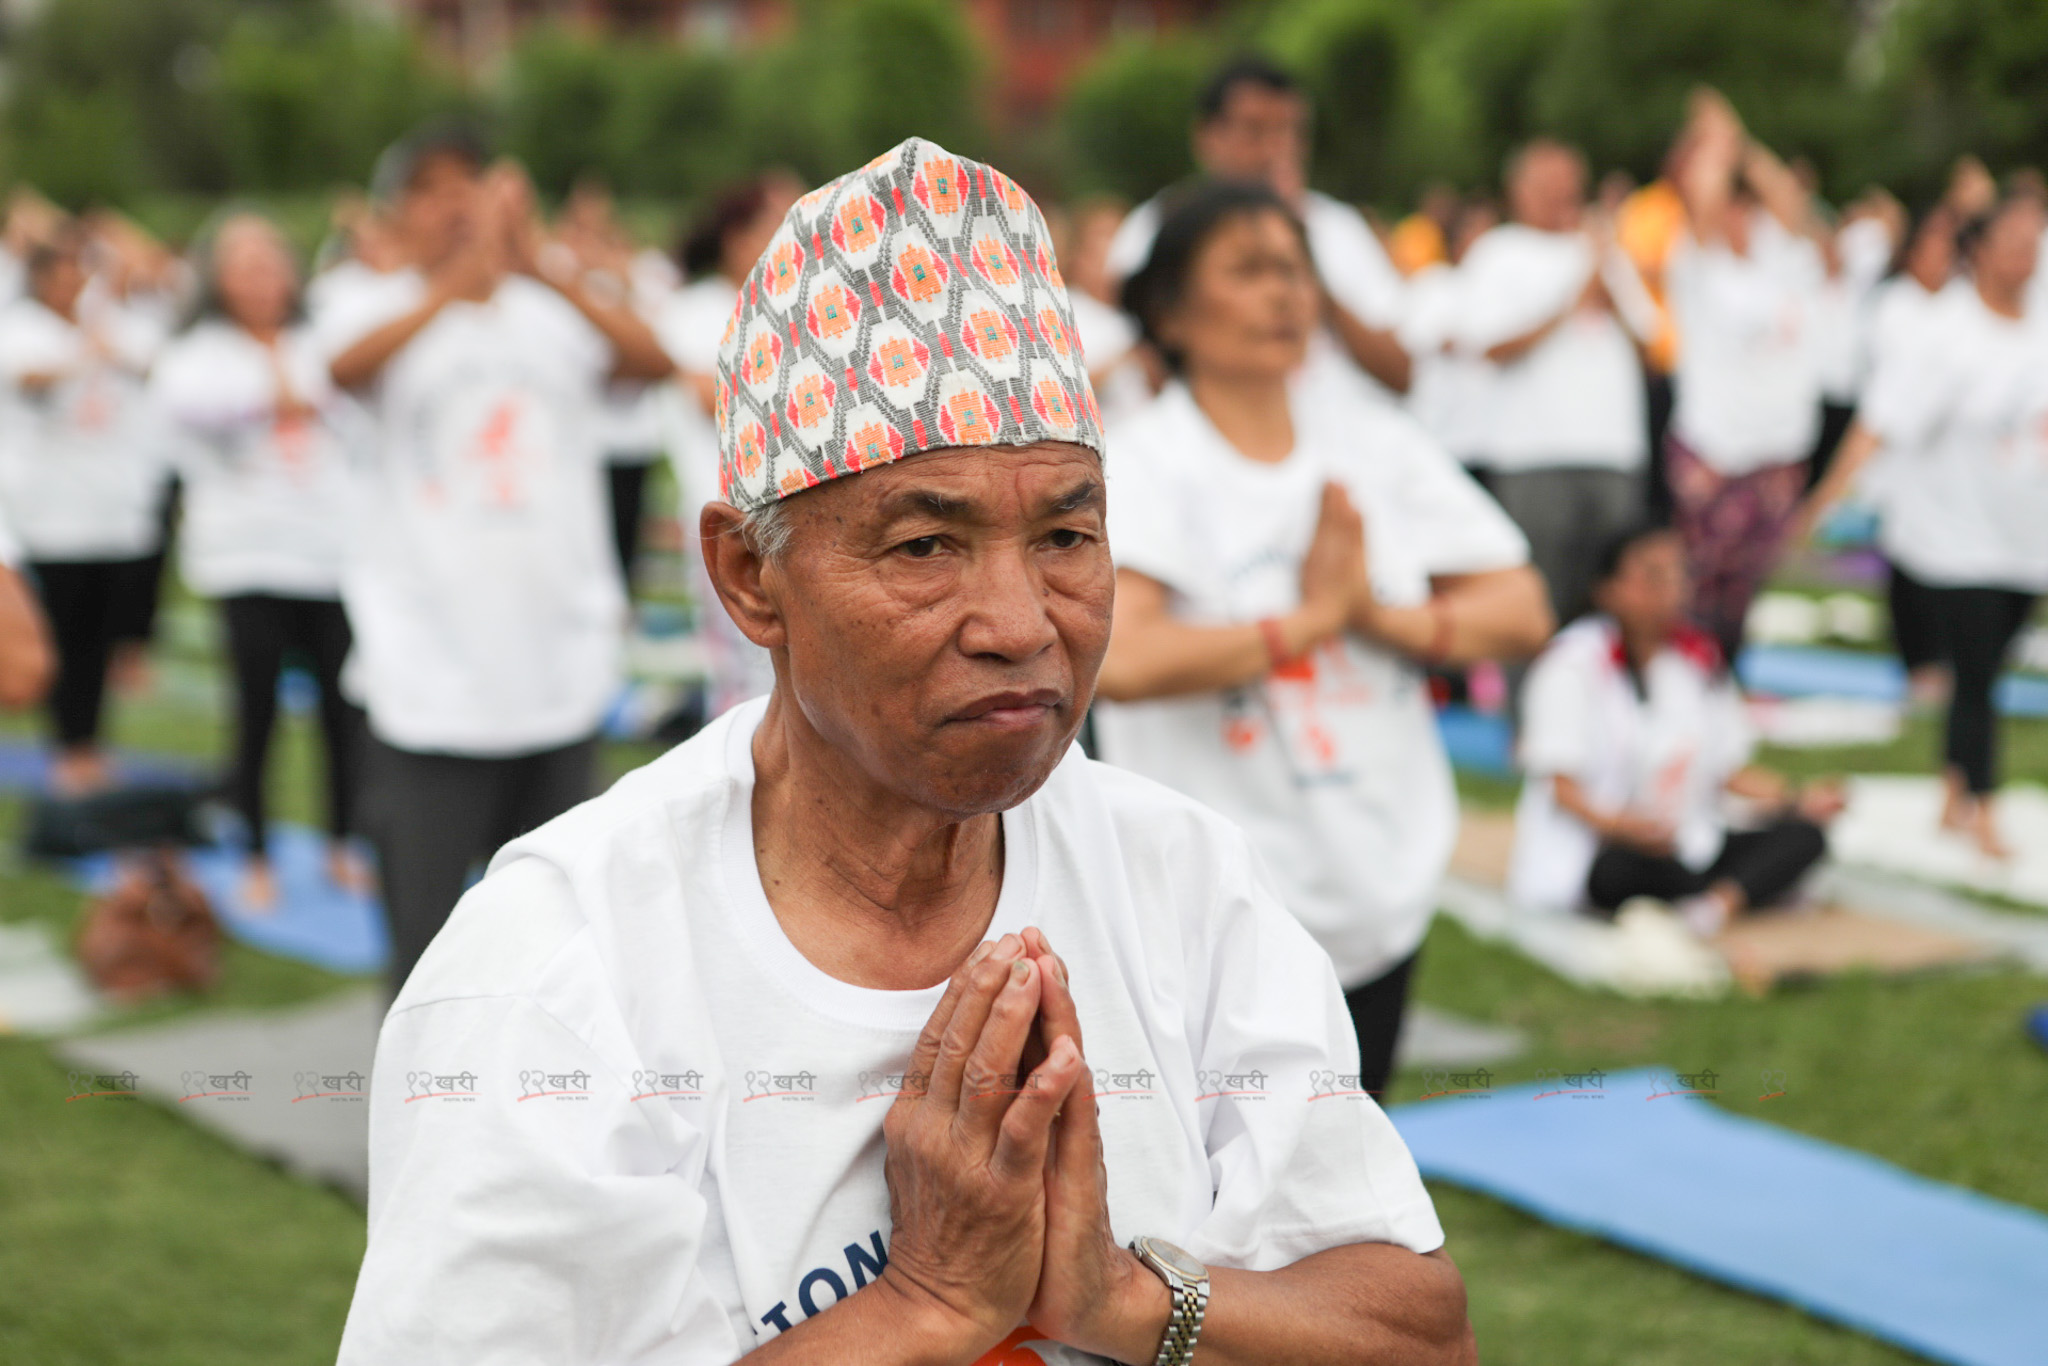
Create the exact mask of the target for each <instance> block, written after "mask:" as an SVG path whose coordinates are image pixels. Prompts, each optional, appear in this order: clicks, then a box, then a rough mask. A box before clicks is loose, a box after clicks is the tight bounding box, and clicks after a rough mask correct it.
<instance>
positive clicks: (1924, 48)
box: [1848, 0, 2048, 200]
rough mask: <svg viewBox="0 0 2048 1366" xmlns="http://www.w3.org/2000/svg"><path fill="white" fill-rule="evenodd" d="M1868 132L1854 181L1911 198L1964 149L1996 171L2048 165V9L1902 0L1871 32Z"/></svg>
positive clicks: (1983, 0) (1968, 0)
mask: <svg viewBox="0 0 2048 1366" xmlns="http://www.w3.org/2000/svg"><path fill="white" fill-rule="evenodd" d="M1872 51H1873V52H1874V54H1875V56H1876V59H1877V60H1876V62H1875V63H1874V64H1873V65H1874V68H1875V70H1874V72H1873V74H1874V76H1875V80H1874V82H1873V87H1874V88H1873V89H1872V91H1871V103H1872V106H1873V108H1874V110H1875V111H1877V112H1876V118H1875V123H1874V126H1873V127H1872V128H1871V130H1870V135H1869V136H1867V137H1865V138H1862V139H1860V140H1858V141H1857V142H1856V144H1855V145H1854V146H1853V147H1852V148H1850V149H1849V152H1850V157H1849V162H1850V164H1849V167H1848V174H1849V175H1851V176H1853V177H1854V178H1855V179H1856V180H1857V181H1859V182H1861V181H1879V182H1882V183H1886V184H1891V185H1894V186H1896V187H1897V189H1898V190H1899V192H1900V193H1902V194H1906V195H1907V196H1908V197H1909V198H1911V199H1915V200H1924V199H1931V198H1933V197H1934V196H1935V195H1937V194H1939V193H1940V190H1941V186H1942V184H1943V182H1944V180H1945V178H1946V176H1947V173H1948V168H1949V165H1950V164H1951V163H1952V162H1953V161H1954V160H1955V159H1956V158H1957V157H1958V156H1961V155H1963V154H1964V153H1966V152H1969V153H1975V154H1976V155H1978V156H1980V157H1982V158H1983V159H1984V160H1985V162H1986V163H1987V164H1989V165H1990V166H1991V167H1992V168H1993V169H1994V170H2000V171H2003V170H2008V169H2011V168H2013V167H2017V166H2023V165H2025V166H2036V167H2039V166H2044V165H2048V99H2044V92H2048V5H2044V4H2042V3H2041V2H2040V0H1903V3H1901V4H1899V5H1898V6H1897V7H1896V8H1895V9H1894V10H1892V11H1891V15H1890V23H1889V24H1888V26H1887V28H1886V29H1885V31H1883V32H1882V33H1880V34H1877V35H1875V37H1874V41H1873V43H1872Z"/></svg>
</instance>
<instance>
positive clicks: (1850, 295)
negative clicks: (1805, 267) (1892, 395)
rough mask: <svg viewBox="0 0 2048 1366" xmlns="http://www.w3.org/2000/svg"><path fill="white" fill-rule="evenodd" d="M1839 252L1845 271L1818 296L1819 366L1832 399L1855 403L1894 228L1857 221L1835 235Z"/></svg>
mask: <svg viewBox="0 0 2048 1366" xmlns="http://www.w3.org/2000/svg"><path fill="white" fill-rule="evenodd" d="M1835 252H1836V254H1837V256H1839V258H1840V260H1841V269H1840V270H1838V271H1836V272H1835V273H1834V274H1833V275H1831V276H1829V277H1828V278H1827V279H1826V280H1824V281H1823V282H1822V284H1821V288H1820V293H1819V307H1818V310H1817V313H1816V319H1815V322H1816V329H1817V338H1816V346H1817V362H1816V363H1817V364H1818V366H1819V371H1820V386H1821V392H1822V393H1823V394H1825V395H1826V397H1827V399H1828V401H1829V402H1831V403H1842V404H1851V403H1854V402H1855V400H1856V394H1857V391H1858V389H1859V388H1861V386H1862V381H1863V377H1864V374H1865V372H1866V369H1867V366H1868V346H1869V337H1870V310H1871V306H1872V302H1873V301H1872V298H1871V295H1872V292H1873V291H1874V290H1876V288H1877V287H1878V284H1879V282H1880V281H1882V280H1883V279H1884V273H1885V268H1886V267H1888V266H1889V265H1890V264H1891V260H1892V254H1893V243H1892V235H1891V229H1890V228H1888V227H1887V226H1885V224H1884V222H1883V221H1882V220H1881V219H1877V218H1859V219H1857V220H1856V221H1855V222H1854V223H1851V224H1849V226H1847V227H1845V228H1843V229H1842V230H1841V231H1840V232H1838V233H1836V234H1835Z"/></svg>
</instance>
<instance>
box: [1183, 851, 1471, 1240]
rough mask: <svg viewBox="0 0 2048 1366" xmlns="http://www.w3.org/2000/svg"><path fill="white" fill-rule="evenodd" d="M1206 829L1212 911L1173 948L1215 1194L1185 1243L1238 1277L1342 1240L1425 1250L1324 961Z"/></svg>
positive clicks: (1392, 1142)
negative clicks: (1190, 996) (1195, 995)
mask: <svg viewBox="0 0 2048 1366" xmlns="http://www.w3.org/2000/svg"><path fill="white" fill-rule="evenodd" d="M1218 826H1219V832H1218V838H1217V839H1216V840H1215V842H1214V843H1215V845H1216V846H1217V847H1216V850H1215V865H1214V866H1213V867H1211V868H1210V869H1208V870H1206V872H1207V874H1208V875H1209V876H1211V877H1213V878H1214V879H1215V885H1216V886H1217V888H1218V890H1219V901H1220V906H1219V908H1218V909H1217V910H1216V911H1215V912H1213V913H1212V915H1211V917H1210V918H1209V920H1208V922H1207V924H1206V926H1205V929H1206V933H1205V934H1204V935H1203V936H1200V937H1197V936H1190V938H1189V941H1188V944H1187V949H1188V951H1189V953H1190V955H1191V960H1190V962H1189V965H1188V971H1189V975H1190V981H1191V982H1195V983H1205V984H1206V993H1205V994H1203V996H1202V998H1201V999H1199V1000H1191V1001H1190V1002H1189V1008H1190V1011H1191V1013H1193V1014H1196V1015H1197V1016H1198V1018H1196V1019H1193V1020H1191V1021H1190V1024H1189V1028H1190V1040H1191V1042H1192V1044H1193V1046H1194V1051H1195V1056H1196V1058H1197V1060H1198V1061H1197V1064H1196V1065H1197V1067H1198V1069H1199V1071H1200V1073H1201V1074H1202V1076H1201V1079H1202V1082H1203V1085H1202V1091H1203V1092H1204V1093H1205V1094H1207V1093H1216V1092H1221V1093H1222V1094H1220V1095H1216V1096H1215V1097H1214V1098H1213V1099H1211V1100H1207V1101H1204V1102H1202V1103H1203V1104H1204V1105H1205V1106H1207V1107H1209V1108H1208V1111H1207V1113H1206V1115H1205V1116H1204V1121H1205V1128H1204V1139H1203V1144H1204V1147H1205V1148H1206V1150H1207V1152H1208V1154H1209V1179H1210V1182H1211V1183H1212V1185H1213V1186H1214V1188H1215V1192H1216V1193H1215V1199H1214V1202H1213V1203H1212V1205H1211V1207H1210V1211H1209V1214H1208V1216H1207V1217H1206V1218H1205V1219H1203V1221H1202V1223H1201V1225H1200V1227H1199V1228H1198V1229H1197V1230H1196V1231H1195V1233H1194V1236H1193V1239H1192V1240H1191V1241H1190V1242H1189V1244H1188V1250H1189V1251H1190V1252H1192V1253H1193V1254H1194V1255H1195V1256H1196V1257H1197V1258H1199V1259H1200V1260H1202V1261H1205V1262H1211V1263H1215V1264H1217V1265H1221V1266H1230V1267H1238V1268H1242V1269H1246V1270H1253V1271H1270V1270H1273V1269H1275V1268H1278V1267H1283V1266H1287V1265H1289V1264H1290V1263H1293V1262H1296V1261H1299V1260H1300V1259H1301V1258H1303V1257H1307V1256H1310V1255H1312V1254H1314V1253H1317V1252H1323V1251H1326V1250H1328V1249H1330V1248H1333V1247H1341V1246H1345V1245H1347V1244H1350V1243H1394V1244H1397V1245H1399V1246H1402V1247H1406V1248H1408V1249H1410V1250H1411V1251H1414V1252H1430V1251H1434V1250H1435V1249H1436V1248H1439V1247H1441V1246H1443V1242H1444V1232H1443V1226H1442V1225H1441V1224H1440V1223H1439V1222H1438V1221H1437V1217H1436V1208H1435V1206H1434V1205H1433V1204H1432V1203H1431V1202H1430V1198H1429V1192H1428V1190H1427V1189H1425V1188H1424V1186H1423V1184H1422V1177H1421V1175H1420V1173H1419V1172H1417V1170H1416V1168H1415V1159H1414V1158H1413V1157H1412V1156H1410V1154H1409V1152H1408V1146H1407V1144H1406V1143H1404V1142H1403V1141H1402V1140H1401V1136H1400V1134H1399V1133H1398V1132H1397V1131H1396V1130H1395V1128H1394V1125H1393V1121H1391V1120H1389V1119H1388V1118H1387V1116H1386V1114H1385V1112H1384V1111H1382V1110H1381V1109H1380V1107H1379V1105H1378V1104H1377V1103H1376V1102H1375V1101H1374V1100H1373V1099H1372V1098H1371V1097H1369V1096H1367V1095H1366V1094H1364V1093H1363V1092H1360V1091H1358V1089H1357V1086H1358V1082H1357V1080H1356V1078H1357V1073H1358V1036H1357V1031H1356V1027H1355V1026H1354V1025H1353V1024H1352V1021H1351V1015H1350V1013H1349V1011H1347V1010H1346V1008H1345V1005H1344V994H1343V991H1342V989H1341V988H1340V987H1339V986H1338V985H1337V976H1336V973H1335V971H1334V970H1333V969H1332V968H1331V966H1330V959H1329V955H1327V954H1325V953H1324V952H1323V951H1322V949H1320V948H1319V947H1317V945H1316V943H1315V941H1314V940H1313V939H1311V938H1310V937H1309V935H1308V932H1307V931H1306V930H1304V929H1302V927H1301V925H1300V924H1299V922H1297V921H1296V920H1295V919H1294V917H1293V916H1291V915H1289V914H1288V913H1287V911H1286V910H1285V909H1284V908H1283V907H1282V906H1281V904H1280V900H1279V896H1278V894H1277V893H1276V892H1275V891H1274V890H1273V883H1272V879H1271V877H1270V875H1269V874H1268V873H1267V872H1266V870H1265V868H1264V866H1263V865H1262V864H1261V863H1260V862H1259V860H1258V857H1257V855H1256V854H1254V853H1253V852H1252V850H1251V848H1250V846H1249V844H1248V842H1247V841H1246V839H1245V837H1244V836H1243V835H1242V834H1241V833H1239V832H1237V831H1236V830H1235V829H1225V828H1222V823H1221V822H1220V821H1219V822H1218ZM1234 1077H1236V1078H1256V1079H1257V1080H1258V1081H1259V1082H1262V1083H1263V1085H1264V1090H1263V1091H1261V1090H1258V1089H1257V1088H1256V1087H1245V1086H1243V1085H1233V1084H1232V1082H1231V1080H1230V1079H1231V1078H1234ZM1347 1077H1348V1078H1349V1079H1350V1080H1349V1081H1348V1082H1347V1081H1346V1080H1345V1079H1346V1078H1347ZM1237 1091H1244V1092H1246V1094H1243V1095H1234V1094H1232V1092H1237ZM1319 1095H1320V1098H1317V1097H1318V1096H1319Z"/></svg>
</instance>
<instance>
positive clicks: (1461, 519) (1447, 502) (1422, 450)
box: [1366, 412, 1529, 575]
mask: <svg viewBox="0 0 2048 1366" xmlns="http://www.w3.org/2000/svg"><path fill="white" fill-rule="evenodd" d="M1387 419H1388V420H1389V421H1391V422H1398V423H1399V424H1400V428H1401V430H1399V431H1398V432H1390V433H1389V436H1390V440H1389V441H1388V443H1387V449H1386V450H1385V451H1383V452H1375V453H1374V455H1373V457H1372V458H1375V459H1399V460H1400V461H1401V473H1402V479H1401V492H1400V499H1401V509H1402V520H1403V522H1404V524H1405V525H1404V526H1403V529H1402V532H1403V539H1404V540H1406V541H1407V542H1408V543H1409V544H1411V545H1414V546H1416V547H1418V548H1419V549H1420V550H1421V552H1422V561H1423V568H1424V569H1425V570H1426V571H1427V572H1428V573H1429V574H1431V575H1437V574H1483V573H1486V572H1487V571H1489V570H1494V569H1513V568H1515V567H1516V566H1518V565H1524V564H1527V563H1528V562H1529V540H1528V538H1527V537H1526V536H1524V535H1523V534H1522V529H1521V528H1520V527H1518V526H1516V525H1515V523H1514V521H1513V519H1511V518H1510V517H1509V516H1508V515H1507V514H1506V513H1505V512H1502V511H1501V508H1500V504H1499V503H1496V502H1494V501H1493V495H1491V494H1489V493H1488V492H1487V491H1486V490H1485V489H1483V488H1481V487H1480V486H1479V483H1478V481H1477V480H1475V479H1473V477H1472V476H1471V475H1470V474H1469V473H1467V472H1466V471H1465V469H1464V467H1463V466H1461V465H1459V464H1458V462H1457V461H1456V460H1454V459H1452V458H1451V456H1450V454H1449V452H1447V451H1445V450H1444V449H1443V446H1442V445H1441V444H1440V443H1439V442H1438V441H1437V440H1436V438H1435V437H1433V436H1431V435H1430V434H1429V433H1428V432H1426V431H1424V430H1423V429H1422V427H1421V425H1420V424H1419V423H1417V422H1415V421H1414V420H1413V419H1412V418H1410V417H1408V416H1407V415H1406V414H1405V413H1395V412H1390V413H1389V414H1387ZM1366 534H1367V535H1368V536H1369V535H1371V534H1372V528H1371V527H1369V526H1368V527H1367V528H1366Z"/></svg>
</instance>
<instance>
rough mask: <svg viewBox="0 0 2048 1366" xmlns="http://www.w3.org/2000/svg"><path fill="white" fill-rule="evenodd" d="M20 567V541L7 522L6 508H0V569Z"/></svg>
mask: <svg viewBox="0 0 2048 1366" xmlns="http://www.w3.org/2000/svg"><path fill="white" fill-rule="evenodd" d="M20 568H21V542H20V541H19V540H17V539H15V535H14V528H12V527H10V526H9V525H8V524H7V509H6V508H0V569H20Z"/></svg>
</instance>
